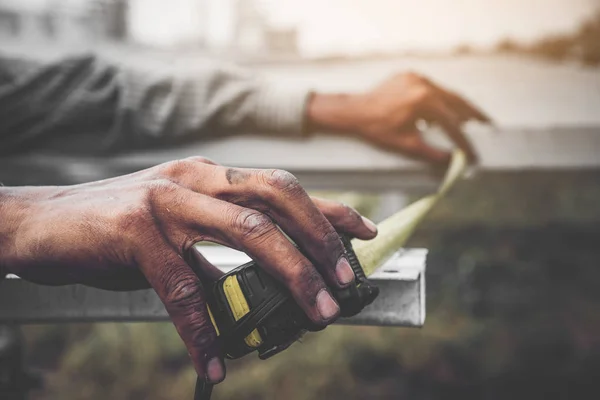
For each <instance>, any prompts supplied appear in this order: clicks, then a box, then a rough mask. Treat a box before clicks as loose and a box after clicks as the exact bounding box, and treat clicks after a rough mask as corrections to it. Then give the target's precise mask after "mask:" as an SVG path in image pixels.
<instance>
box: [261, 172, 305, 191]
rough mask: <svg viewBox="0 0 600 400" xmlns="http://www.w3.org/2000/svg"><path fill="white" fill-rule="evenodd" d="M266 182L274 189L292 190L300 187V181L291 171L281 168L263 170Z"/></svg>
mask: <svg viewBox="0 0 600 400" xmlns="http://www.w3.org/2000/svg"><path fill="white" fill-rule="evenodd" d="M264 173H265V175H266V176H265V178H266V182H267V184H268V185H269V186H270V187H272V188H274V189H275V190H281V191H294V190H298V189H299V188H300V181H298V178H296V177H295V176H294V175H293V174H292V173H290V172H288V171H284V170H281V169H274V170H267V171H265V172H264Z"/></svg>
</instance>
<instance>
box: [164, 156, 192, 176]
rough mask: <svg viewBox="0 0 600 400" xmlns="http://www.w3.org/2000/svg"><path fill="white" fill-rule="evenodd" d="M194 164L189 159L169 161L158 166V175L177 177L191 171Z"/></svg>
mask: <svg viewBox="0 0 600 400" xmlns="http://www.w3.org/2000/svg"><path fill="white" fill-rule="evenodd" d="M194 167H195V165H194V162H193V161H192V160H189V159H184V160H175V161H169V162H166V163H164V164H161V165H159V166H158V170H159V174H160V175H161V176H166V177H178V176H181V175H185V174H187V173H189V172H190V171H192V170H193V168H194Z"/></svg>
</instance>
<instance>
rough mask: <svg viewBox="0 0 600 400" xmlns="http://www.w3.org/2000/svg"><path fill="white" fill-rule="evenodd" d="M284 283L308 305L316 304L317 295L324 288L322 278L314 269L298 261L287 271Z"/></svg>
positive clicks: (306, 263) (308, 264)
mask: <svg viewBox="0 0 600 400" xmlns="http://www.w3.org/2000/svg"><path fill="white" fill-rule="evenodd" d="M285 282H286V284H287V285H288V287H289V288H291V289H292V290H295V291H296V292H297V293H298V295H299V296H302V297H303V299H304V301H306V302H307V303H308V304H310V305H314V304H315V302H316V295H317V293H318V292H319V291H320V290H321V289H323V288H325V282H324V281H323V278H322V277H321V275H320V274H319V272H318V271H317V270H316V268H315V267H314V266H313V265H312V264H310V263H308V262H303V261H300V262H298V263H296V265H295V266H293V267H292V268H290V269H289V273H288V275H287V276H286V277H285Z"/></svg>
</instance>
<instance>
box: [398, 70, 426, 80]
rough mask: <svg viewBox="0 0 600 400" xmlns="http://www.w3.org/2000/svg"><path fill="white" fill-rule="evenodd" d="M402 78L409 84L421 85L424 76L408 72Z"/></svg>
mask: <svg viewBox="0 0 600 400" xmlns="http://www.w3.org/2000/svg"><path fill="white" fill-rule="evenodd" d="M401 76H402V78H403V79H404V80H406V81H408V82H411V83H421V82H423V76H421V75H420V74H418V73H417V72H415V71H408V72H405V73H403V74H402V75H401Z"/></svg>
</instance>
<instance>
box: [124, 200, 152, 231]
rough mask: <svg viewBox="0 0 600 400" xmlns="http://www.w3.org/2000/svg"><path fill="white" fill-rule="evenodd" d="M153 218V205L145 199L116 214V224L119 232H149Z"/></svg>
mask: <svg viewBox="0 0 600 400" xmlns="http://www.w3.org/2000/svg"><path fill="white" fill-rule="evenodd" d="M153 220H154V218H153V213H152V207H150V205H149V203H148V202H145V201H142V202H140V203H137V204H132V205H131V206H129V207H125V208H124V209H123V210H122V211H120V212H118V213H117V214H116V226H117V227H118V232H119V233H123V232H131V231H132V230H133V231H138V230H141V231H145V232H146V233H149V231H150V229H149V228H150V227H151V226H152V225H153Z"/></svg>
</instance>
